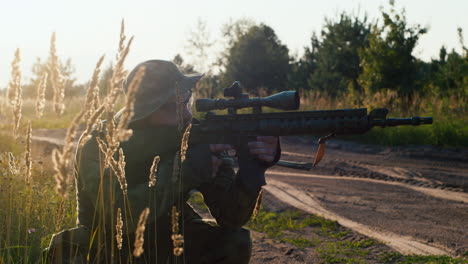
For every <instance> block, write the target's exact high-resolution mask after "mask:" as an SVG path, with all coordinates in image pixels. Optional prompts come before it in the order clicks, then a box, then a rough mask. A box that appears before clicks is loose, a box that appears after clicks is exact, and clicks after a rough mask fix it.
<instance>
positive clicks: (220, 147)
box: [210, 144, 234, 177]
mask: <svg viewBox="0 0 468 264" xmlns="http://www.w3.org/2000/svg"><path fill="white" fill-rule="evenodd" d="M210 150H211V152H212V153H213V154H218V153H220V152H223V151H233V150H234V149H233V148H232V146H231V145H229V144H210ZM222 163H223V161H222V160H221V159H219V158H218V157H216V156H215V155H211V164H212V166H213V167H212V172H213V175H212V176H213V177H216V174H217V173H218V169H219V166H221V164H222Z"/></svg>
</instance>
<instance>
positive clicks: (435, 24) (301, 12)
mask: <svg viewBox="0 0 468 264" xmlns="http://www.w3.org/2000/svg"><path fill="white" fill-rule="evenodd" d="M380 6H385V7H388V6H389V5H388V1H383V0H379V1H377V0H372V1H371V0H368V1H364V0H361V1H359V0H347V1H345V0H342V1H338V0H326V1H325V0H323V1H312V0H301V1H299V0H297V1H295V0H291V1H284V0H283V1H272V0H269V1H268V0H261V1H254V0H236V1H219V0H218V1H214V0H206V1H203V0H200V1H160V0H152V1H138V0H135V1H122V0H113V1H110V0H101V1H90V0H82V1H58V0H43V1H33V0H29V1H22V0H17V1H6V0H2V4H1V5H0V10H1V11H0V32H1V36H2V40H1V41H0V88H4V87H6V85H7V83H8V80H9V76H10V71H11V66H10V64H11V61H12V60H13V55H14V51H15V49H16V48H20V50H21V59H22V60H21V70H22V71H23V79H24V80H28V79H29V78H30V77H31V67H32V65H33V63H34V61H35V60H36V57H41V58H42V59H43V60H44V59H46V58H47V57H48V53H49V45H50V37H51V34H52V32H56V34H57V42H56V46H57V52H58V55H59V57H60V58H61V59H67V58H71V60H72V64H73V65H74V66H75V69H76V72H75V78H76V79H77V82H78V83H82V82H85V81H87V80H88V79H89V78H90V77H91V74H92V71H93V69H94V66H95V64H96V62H97V60H98V58H99V57H100V56H101V55H102V54H106V60H107V62H106V63H105V64H104V65H107V64H108V63H109V61H110V60H111V59H113V58H114V57H115V53H116V50H117V44H118V38H119V31H120V22H121V19H122V18H124V19H125V25H126V34H127V36H132V35H134V36H135V40H134V42H133V45H132V47H131V50H130V54H129V57H128V59H127V62H126V67H127V68H133V66H135V65H136V64H137V63H138V62H141V61H144V60H148V59H154V58H158V59H167V60H170V59H172V58H173V57H174V56H175V55H176V54H177V53H180V54H182V56H183V57H184V58H186V56H185V55H184V54H185V49H184V47H185V46H186V40H187V38H188V34H189V32H190V31H192V30H194V29H195V25H196V23H197V20H199V19H201V20H203V21H205V22H206V25H207V29H208V30H209V32H210V35H211V39H212V40H219V38H220V35H221V34H220V31H221V26H222V25H223V24H225V23H227V22H229V21H230V20H231V21H235V20H237V19H240V18H250V19H253V20H254V21H255V22H259V23H260V22H262V23H265V24H267V25H269V26H270V27H272V28H273V29H274V30H275V32H276V34H277V35H278V37H279V39H280V40H281V41H282V43H284V44H286V45H287V46H288V48H289V50H290V54H298V55H301V54H302V53H303V50H304V47H305V46H309V45H310V37H311V35H312V32H313V31H316V32H319V31H320V30H321V28H322V26H323V24H324V18H325V17H328V18H331V19H335V20H336V18H337V17H338V14H339V13H341V12H342V11H346V12H347V13H354V14H360V15H361V16H362V15H363V14H364V13H367V15H368V17H369V20H370V21H374V20H375V19H377V18H379V19H380V17H381V15H380V9H379V7H380ZM396 7H397V10H400V9H401V8H402V7H404V8H405V9H406V16H407V21H408V23H409V24H410V25H412V24H415V23H418V24H421V25H422V26H428V27H429V32H428V33H427V34H425V35H423V36H422V37H421V38H420V40H419V43H418V46H417V48H416V51H415V53H414V55H415V56H416V57H418V58H421V59H423V60H426V61H427V60H429V59H430V58H432V57H436V56H438V52H439V49H440V48H441V46H442V45H445V46H446V47H447V49H448V50H451V49H452V48H455V49H456V50H458V51H460V50H461V48H460V44H459V40H458V35H457V27H461V28H462V29H463V31H464V35H465V38H467V37H466V36H467V34H468V33H467V32H466V31H468V18H467V17H466V13H467V12H468V1H466V0H447V1H428V0H426V1H423V0H406V1H398V0H397V1H396ZM387 10H388V9H387ZM214 56H215V55H214V51H213V55H212V58H214ZM187 60H188V58H187ZM188 62H190V61H188Z"/></svg>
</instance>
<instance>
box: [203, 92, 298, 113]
mask: <svg viewBox="0 0 468 264" xmlns="http://www.w3.org/2000/svg"><path fill="white" fill-rule="evenodd" d="M262 106H267V107H271V108H275V109H280V110H297V109H299V95H298V94H297V92H296V91H285V92H281V93H277V94H274V95H271V96H268V97H265V98H260V97H255V98H240V99H208V98H203V99H198V100H196V101H195V108H196V110H197V111H199V112H208V111H212V110H223V109H227V108H233V109H241V108H247V107H262Z"/></svg>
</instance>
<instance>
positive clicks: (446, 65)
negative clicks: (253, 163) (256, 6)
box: [174, 3, 468, 111]
mask: <svg viewBox="0 0 468 264" xmlns="http://www.w3.org/2000/svg"><path fill="white" fill-rule="evenodd" d="M381 15H382V17H381V19H380V21H374V22H370V21H369V19H368V17H367V16H365V15H364V16H357V15H351V14H348V13H346V12H343V13H341V14H340V15H339V16H338V17H337V18H335V19H325V25H324V27H323V28H322V30H321V31H320V32H319V33H313V35H312V37H311V39H310V43H309V45H308V47H307V48H305V51H304V55H303V56H302V57H299V58H294V57H291V56H290V54H289V49H288V47H287V46H286V45H284V44H282V42H281V40H280V39H278V37H277V36H276V34H275V32H274V30H273V29H272V28H271V27H270V26H268V25H265V24H255V23H253V22H252V21H249V20H240V21H237V22H234V23H232V24H230V25H227V26H225V29H224V31H223V33H224V34H223V35H225V36H229V40H228V41H227V45H226V48H225V51H224V52H222V53H221V55H220V57H219V59H218V60H217V61H216V65H215V66H217V67H219V72H218V73H216V74H208V76H207V78H205V80H204V83H203V85H201V87H200V93H201V94H202V95H203V96H214V95H216V94H218V93H219V91H220V90H221V89H222V88H224V87H227V86H229V85H230V84H231V83H232V82H233V81H234V80H239V81H241V82H242V83H243V84H244V86H245V87H246V88H247V89H249V91H250V92H251V93H253V94H258V93H259V92H261V91H266V92H268V93H271V92H276V91H281V90H288V89H295V90H299V91H301V92H302V94H305V95H307V94H308V93H320V94H321V95H322V96H327V97H329V98H331V99H333V98H346V100H348V101H350V102H352V103H353V105H363V104H365V101H366V98H369V97H371V96H373V95H375V94H376V93H378V94H383V95H384V96H388V97H392V98H398V99H399V100H400V101H402V102H401V103H400V105H401V106H402V107H403V108H405V107H404V106H405V105H407V106H409V105H411V104H412V103H413V101H414V98H415V97H417V98H421V97H424V96H427V95H430V96H442V97H444V96H456V97H457V98H458V99H461V98H463V99H466V98H467V97H468V52H467V48H466V46H465V44H464V42H463V33H462V29H461V28H458V35H459V40H460V43H459V44H460V46H461V48H462V53H459V52H457V51H456V50H447V49H446V48H445V47H444V46H442V47H441V48H440V50H439V55H438V57H437V58H434V59H432V60H431V61H429V62H425V61H422V60H420V59H418V58H416V57H415V56H414V55H413V52H414V50H415V48H416V45H417V43H418V40H419V38H420V37H421V36H422V35H423V34H425V33H426V32H427V29H426V28H424V27H422V26H420V25H409V24H408V23H407V20H406V16H405V12H404V10H403V11H397V10H396V9H395V7H394V5H393V4H392V3H391V4H390V8H388V10H383V11H382V12H381ZM455 33H456V32H455V29H454V34H455ZM191 43H196V44H197V45H194V46H193V47H192V49H194V50H197V49H198V50H203V49H205V48H207V47H209V43H205V44H206V45H203V43H200V41H199V42H191ZM204 53H206V52H199V53H198V54H204ZM174 61H176V62H177V63H178V64H180V65H181V66H183V67H184V68H185V69H187V70H188V71H190V70H193V68H194V67H193V66H191V65H187V64H184V63H183V60H182V58H181V57H180V56H177V57H176V58H175V59H174ZM195 68H196V67H195ZM259 88H261V89H259ZM402 110H403V111H405V109H402Z"/></svg>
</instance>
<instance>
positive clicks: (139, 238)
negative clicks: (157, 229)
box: [133, 208, 150, 257]
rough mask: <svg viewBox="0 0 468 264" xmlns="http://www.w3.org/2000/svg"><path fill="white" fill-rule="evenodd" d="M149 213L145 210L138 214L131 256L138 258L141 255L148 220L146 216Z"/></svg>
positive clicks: (147, 209)
mask: <svg viewBox="0 0 468 264" xmlns="http://www.w3.org/2000/svg"><path fill="white" fill-rule="evenodd" d="M149 213H150V209H149V208H145V210H143V212H141V214H140V219H139V220H138V226H137V229H136V231H135V243H134V246H135V249H134V250H133V256H135V257H140V256H141V254H143V244H144V242H145V239H144V234H145V226H146V221H147V220H148V215H149Z"/></svg>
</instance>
